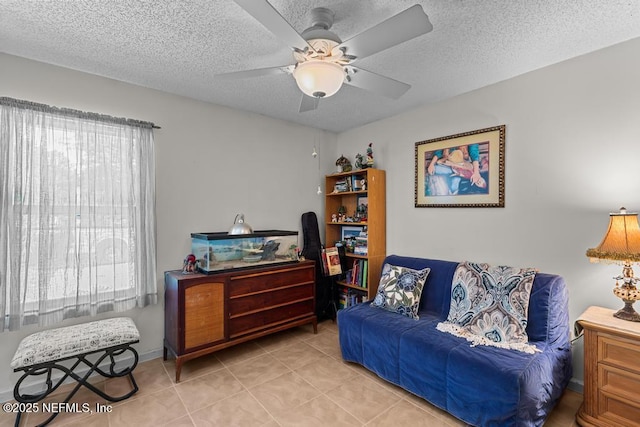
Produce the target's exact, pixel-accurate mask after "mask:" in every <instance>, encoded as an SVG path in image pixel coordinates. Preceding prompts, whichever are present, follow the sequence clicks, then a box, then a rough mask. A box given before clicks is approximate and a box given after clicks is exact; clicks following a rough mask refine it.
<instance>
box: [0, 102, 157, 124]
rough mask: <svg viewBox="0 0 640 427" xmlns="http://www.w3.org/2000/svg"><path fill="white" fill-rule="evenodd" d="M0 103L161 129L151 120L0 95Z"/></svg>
mask: <svg viewBox="0 0 640 427" xmlns="http://www.w3.org/2000/svg"><path fill="white" fill-rule="evenodd" d="M0 105H7V106H10V107H19V108H27V109H30V110H36V111H42V112H47V113H55V114H61V115H65V116H72V117H78V118H84V119H91V120H98V121H101V122H107V123H117V124H127V125H130V126H137V127H146V128H152V129H162V128H161V127H160V126H157V125H156V124H155V123H152V122H146V121H142V120H135V119H127V118H124V117H113V116H109V115H107V114H99V113H90V112H86V111H80V110H74V109H72V108H59V107H52V106H50V105H46V104H38V103H36V102H31V101H25V100H21V99H14V98H8V97H0Z"/></svg>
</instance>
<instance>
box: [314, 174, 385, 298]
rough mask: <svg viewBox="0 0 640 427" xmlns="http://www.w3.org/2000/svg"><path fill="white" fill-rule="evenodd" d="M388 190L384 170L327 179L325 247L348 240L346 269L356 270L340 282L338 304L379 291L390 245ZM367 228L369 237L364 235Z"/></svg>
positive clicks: (372, 294) (332, 176) (338, 175)
mask: <svg viewBox="0 0 640 427" xmlns="http://www.w3.org/2000/svg"><path fill="white" fill-rule="evenodd" d="M385 187H386V184H385V171H384V170H381V169H371V168H369V169H357V170H352V171H350V172H342V173H337V174H332V175H327V176H326V177H325V194H326V196H325V222H326V225H325V245H326V246H327V247H330V246H334V245H335V244H336V242H340V241H342V242H345V240H344V238H346V241H347V242H349V244H348V245H347V246H346V248H347V250H346V257H347V262H346V268H347V269H348V270H352V269H353V268H354V266H355V268H356V272H355V273H354V272H353V271H352V274H350V275H349V274H345V275H344V277H343V278H342V279H341V280H338V281H337V286H338V295H339V301H338V302H339V305H341V306H343V307H344V306H348V305H350V304H352V303H355V302H361V301H365V300H370V299H373V298H374V297H375V294H376V291H377V289H378V281H379V278H380V271H381V269H382V263H383V261H384V258H385V256H386V246H387V240H386V227H387V226H386V222H387V218H386V188H385ZM336 190H337V191H336ZM362 205H365V206H366V212H365V210H364V209H363V208H362ZM341 207H342V208H343V209H341ZM334 215H335V217H334ZM365 227H366V237H364V236H363V235H362V234H363V233H362V232H363V231H364V229H365Z"/></svg>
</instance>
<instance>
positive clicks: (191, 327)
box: [184, 282, 225, 351]
mask: <svg viewBox="0 0 640 427" xmlns="http://www.w3.org/2000/svg"><path fill="white" fill-rule="evenodd" d="M224 319H225V316H224V282H222V283H200V284H197V285H192V286H188V287H185V289H184V348H185V351H188V350H190V349H193V348H196V347H199V346H203V345H207V344H211V343H214V342H216V341H220V340H222V339H224Z"/></svg>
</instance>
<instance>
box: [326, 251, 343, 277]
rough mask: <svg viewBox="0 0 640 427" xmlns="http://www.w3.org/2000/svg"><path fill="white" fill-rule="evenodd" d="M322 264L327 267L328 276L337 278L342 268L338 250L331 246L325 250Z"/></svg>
mask: <svg viewBox="0 0 640 427" xmlns="http://www.w3.org/2000/svg"><path fill="white" fill-rule="evenodd" d="M324 258H325V260H324V262H323V264H324V263H326V265H327V271H328V274H327V275H328V276H337V275H339V274H342V266H341V265H340V254H339V253H338V248H337V247H335V246H333V247H330V248H326V249H325V251H324Z"/></svg>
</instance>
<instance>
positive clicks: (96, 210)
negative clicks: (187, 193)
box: [0, 98, 157, 331]
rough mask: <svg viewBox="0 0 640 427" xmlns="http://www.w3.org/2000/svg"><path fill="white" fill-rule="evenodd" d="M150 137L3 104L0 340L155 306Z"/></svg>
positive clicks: (134, 128) (147, 130)
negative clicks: (28, 328)
mask: <svg viewBox="0 0 640 427" xmlns="http://www.w3.org/2000/svg"><path fill="white" fill-rule="evenodd" d="M152 127H153V124H152V123H146V122H138V121H134V120H125V119H117V118H113V117H108V116H103V115H99V114H92V113H83V112H79V111H75V110H67V109H58V108H54V107H49V106H46V105H41V104H34V103H30V102H26V101H19V100H14V99H11V98H0V322H1V323H0V331H2V330H5V329H9V330H16V329H19V328H20V327H21V326H24V325H28V324H40V325H51V324H54V323H56V322H59V321H61V320H62V319H65V318H69V317H78V316H87V315H95V314H96V313H100V312H105V311H124V310H128V309H131V308H133V307H143V306H146V305H147V304H155V303H156V302H157V283H156V230H155V224H156V223H155V155H154V142H153V129H152Z"/></svg>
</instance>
